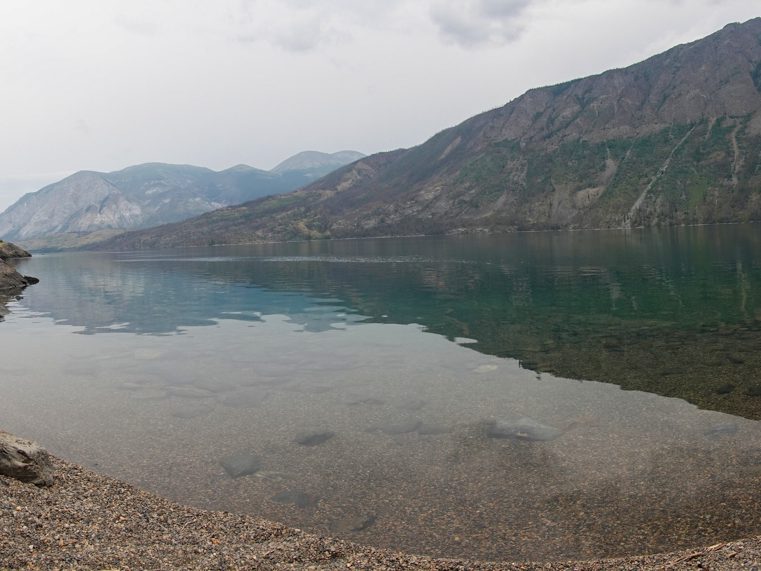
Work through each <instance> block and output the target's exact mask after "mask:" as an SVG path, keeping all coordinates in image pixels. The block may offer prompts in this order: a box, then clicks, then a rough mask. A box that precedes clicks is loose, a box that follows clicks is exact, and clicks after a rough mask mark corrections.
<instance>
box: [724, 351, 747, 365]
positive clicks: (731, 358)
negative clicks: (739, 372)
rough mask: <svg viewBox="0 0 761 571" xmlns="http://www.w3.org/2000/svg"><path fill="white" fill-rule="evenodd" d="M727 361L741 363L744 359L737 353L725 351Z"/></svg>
mask: <svg viewBox="0 0 761 571" xmlns="http://www.w3.org/2000/svg"><path fill="white" fill-rule="evenodd" d="M727 361H729V362H730V363H733V364H735V365H742V364H743V363H745V359H743V358H742V357H739V356H737V355H732V354H731V353H727Z"/></svg>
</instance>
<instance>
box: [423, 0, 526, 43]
mask: <svg viewBox="0 0 761 571" xmlns="http://www.w3.org/2000/svg"><path fill="white" fill-rule="evenodd" d="M530 4H531V0H466V1H456V0H452V1H449V0H440V1H437V2H434V4H433V5H432V6H431V10H430V14H431V20H432V21H433V23H434V24H435V25H436V27H437V28H438V30H439V33H440V34H441V36H442V37H443V38H444V39H445V40H447V41H449V42H453V43H456V44H459V45H461V46H463V47H474V46H479V45H484V44H496V45H500V44H506V43H510V42H513V41H515V40H517V39H518V38H519V37H520V36H521V34H522V33H523V30H524V25H523V22H522V17H523V16H524V13H525V11H526V9H527V8H528V7H529V5H530Z"/></svg>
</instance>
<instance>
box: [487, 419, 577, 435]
mask: <svg viewBox="0 0 761 571" xmlns="http://www.w3.org/2000/svg"><path fill="white" fill-rule="evenodd" d="M562 434H563V431H562V430H560V429H559V428H555V427H554V426H548V425H546V424H542V423H541V422H537V421H536V420H534V419H533V418H528V417H526V416H524V417H523V418H519V419H518V420H513V421H507V420H497V421H493V422H491V423H489V425H488V427H487V429H486V435H487V436H488V437H489V438H509V439H511V440H528V441H548V440H555V439H556V438H558V437H559V436H560V435H562Z"/></svg>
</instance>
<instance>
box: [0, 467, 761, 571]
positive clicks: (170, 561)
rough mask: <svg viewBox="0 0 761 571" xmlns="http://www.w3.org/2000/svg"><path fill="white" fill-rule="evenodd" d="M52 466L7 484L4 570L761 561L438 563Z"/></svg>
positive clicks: (757, 547) (496, 569) (0, 544)
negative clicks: (39, 478) (47, 474)
mask: <svg viewBox="0 0 761 571" xmlns="http://www.w3.org/2000/svg"><path fill="white" fill-rule="evenodd" d="M53 464H54V467H55V469H56V483H55V485H54V486H53V487H51V488H37V487H35V486H33V485H30V484H23V483H21V482H18V481H16V480H12V479H10V478H7V477H4V476H0V490H2V494H0V561H2V564H0V569H15V568H21V567H23V568H32V569H49V568H77V569H105V568H109V569H132V568H136V567H141V568H150V569H222V568H224V569H252V568H257V569H349V568H350V569H414V570H428V571H455V570H463V571H464V570H470V569H472V570H477V571H481V570H483V571H486V570H489V571H525V570H528V569H543V570H546V571H570V570H575V571H608V570H610V571H613V570H634V569H638V570H641V569H663V568H674V569H685V568H710V569H714V570H729V569H747V568H750V566H751V565H752V564H754V563H757V562H758V561H761V538H753V539H746V540H739V541H733V542H727V543H721V544H717V545H713V546H710V547H704V548H697V549H690V550H684V551H678V552H673V553H665V554H658V555H646V556H631V557H624V558H616V559H601V560H591V561H586V562H573V561H569V562H550V563H512V562H478V561H467V560H453V559H435V558H430V557H423V556H415V555H410V554H403V553H397V552H393V551H390V550H385V549H376V548H372V547H366V546H361V545H357V544H354V543H351V542H349V541H343V540H340V539H333V538H327V537H318V536H316V535H313V534H309V533H306V532H303V531H301V530H298V529H294V528H289V527H287V526H285V525H282V524H278V523H274V522H269V521H266V520H263V519H261V518H256V517H253V516H247V515H242V514H233V513H228V512H214V511H206V510H202V509H197V508H192V507H187V506H183V505H180V504H177V503H174V502H172V501H170V500H167V499H165V498H162V497H160V496H157V495H155V494H152V493H149V492H145V491H142V490H139V489H138V488H136V487H134V486H132V485H130V484H125V483H123V482H120V481H118V480H116V479H113V478H110V477H107V476H103V475H100V474H97V473H95V472H93V471H91V470H89V469H87V468H83V467H81V466H78V465H76V464H72V463H69V462H66V461H64V460H61V459H57V458H53ZM506 558H509V554H506Z"/></svg>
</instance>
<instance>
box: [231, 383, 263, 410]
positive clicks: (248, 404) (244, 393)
mask: <svg viewBox="0 0 761 571" xmlns="http://www.w3.org/2000/svg"><path fill="white" fill-rule="evenodd" d="M267 396H268V393H267V391H265V390H263V389H261V388H258V387H247V388H245V389H240V390H237V391H232V392H230V393H227V394H226V395H224V396H223V397H222V398H220V402H221V403H222V404H223V405H224V406H229V407H231V408H253V407H255V406H259V405H260V404H261V403H262V401H264V399H266V398H267Z"/></svg>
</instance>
